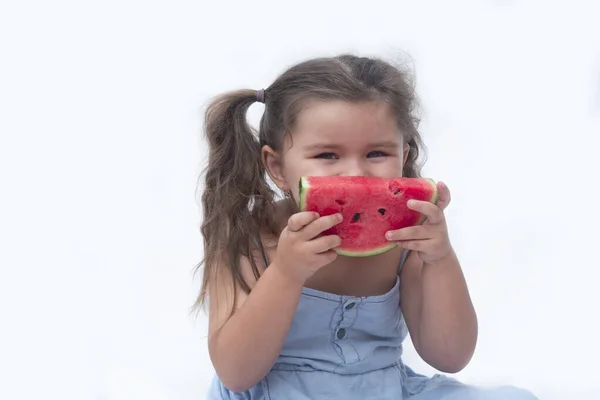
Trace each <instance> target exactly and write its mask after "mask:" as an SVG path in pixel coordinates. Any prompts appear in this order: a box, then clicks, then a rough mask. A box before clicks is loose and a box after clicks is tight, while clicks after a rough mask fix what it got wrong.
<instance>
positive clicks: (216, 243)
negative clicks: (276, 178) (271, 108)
mask: <svg viewBox="0 0 600 400" xmlns="http://www.w3.org/2000/svg"><path fill="white" fill-rule="evenodd" d="M255 101H257V92H256V91H253V90H238V91H234V92H230V93H226V94H224V95H221V96H219V97H217V98H216V99H214V100H213V102H212V103H211V104H210V105H209V107H208V109H207V110H206V114H205V119H204V129H205V133H206V138H207V140H208V145H209V154H208V166H207V168H206V169H205V185H204V191H203V193H202V196H201V197H202V207H203V222H202V225H201V229H200V230H201V232H202V236H203V238H204V260H203V262H202V263H201V264H204V269H203V278H202V288H201V291H200V294H199V296H198V298H197V300H196V303H195V304H194V307H193V308H197V307H200V306H202V305H203V304H204V302H205V299H206V296H207V292H208V287H209V283H211V281H212V280H213V279H215V278H216V276H217V272H218V271H217V268H228V269H229V270H230V272H231V274H230V275H231V276H232V282H231V283H232V285H234V286H239V287H241V288H242V289H243V290H244V291H246V293H248V292H249V291H250V287H249V285H248V284H247V282H246V281H245V280H244V278H243V276H242V273H241V271H240V257H241V256H246V257H248V258H249V260H250V263H251V265H252V269H253V273H254V275H255V277H256V278H258V275H259V272H258V269H257V266H256V264H255V261H254V257H251V256H250V253H251V248H252V246H253V244H254V243H256V244H259V245H260V246H262V244H260V243H261V242H260V230H261V225H264V224H265V223H266V224H267V225H271V224H270V223H269V222H268V221H267V222H263V221H260V220H259V218H257V217H256V216H257V215H263V216H264V215H270V216H271V218H272V217H273V215H274V212H269V210H268V209H269V208H270V207H273V198H274V192H273V191H272V190H271V189H270V187H269V186H268V184H267V182H266V178H265V169H264V166H263V164H262V162H261V146H260V143H259V141H258V139H257V137H256V136H257V135H256V132H255V131H254V130H253V129H252V128H251V127H250V125H249V124H248V122H247V119H246V114H247V111H248V109H249V107H250V106H251V105H252V104H253V103H254V102H255ZM201 264H200V265H201ZM200 265H199V266H198V268H199V267H200ZM234 293H235V290H234ZM235 302H236V299H235V298H234V308H235Z"/></svg>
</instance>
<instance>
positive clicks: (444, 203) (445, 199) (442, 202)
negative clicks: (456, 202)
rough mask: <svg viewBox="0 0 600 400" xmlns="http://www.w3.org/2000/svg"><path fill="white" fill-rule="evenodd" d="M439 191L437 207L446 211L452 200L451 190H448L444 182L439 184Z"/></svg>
mask: <svg viewBox="0 0 600 400" xmlns="http://www.w3.org/2000/svg"><path fill="white" fill-rule="evenodd" d="M437 190H438V201H437V206H438V207H439V208H440V210H445V209H446V207H448V204H450V200H451V195H450V189H449V188H448V186H446V184H445V183H444V182H438V183H437Z"/></svg>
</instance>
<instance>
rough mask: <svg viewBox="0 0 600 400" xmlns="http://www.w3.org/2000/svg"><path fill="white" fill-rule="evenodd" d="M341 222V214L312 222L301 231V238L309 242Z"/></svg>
mask: <svg viewBox="0 0 600 400" xmlns="http://www.w3.org/2000/svg"><path fill="white" fill-rule="evenodd" d="M340 222H342V214H332V215H326V216H324V217H321V218H318V219H316V220H314V221H312V222H311V223H310V224H308V225H307V226H305V227H304V228H303V229H302V236H304V237H305V238H306V240H310V239H312V238H314V237H317V236H319V234H320V233H322V232H324V231H326V230H327V229H329V228H332V227H334V226H336V225H337V224H339V223H340Z"/></svg>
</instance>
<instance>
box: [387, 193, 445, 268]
mask: <svg viewBox="0 0 600 400" xmlns="http://www.w3.org/2000/svg"><path fill="white" fill-rule="evenodd" d="M437 190H438V201H437V205H436V204H433V203H430V202H428V201H420V200H409V201H408V204H407V205H408V208H410V209H412V210H415V211H419V212H420V213H422V214H423V215H425V216H426V217H427V219H426V220H425V222H424V223H423V224H422V225H417V226H409V227H407V228H402V229H398V230H395V231H389V232H387V233H386V239H388V240H389V241H391V242H397V243H398V245H399V246H400V247H402V248H405V249H408V250H413V251H415V252H417V254H418V256H419V258H420V259H421V260H422V261H423V262H424V263H426V264H431V263H434V262H436V261H438V260H440V259H442V258H444V257H445V256H447V255H448V254H450V253H451V251H452V246H451V245H450V239H449V237H448V229H447V227H446V218H445V217H444V209H445V208H446V207H448V204H450V189H448V186H446V184H444V183H443V182H438V183H437Z"/></svg>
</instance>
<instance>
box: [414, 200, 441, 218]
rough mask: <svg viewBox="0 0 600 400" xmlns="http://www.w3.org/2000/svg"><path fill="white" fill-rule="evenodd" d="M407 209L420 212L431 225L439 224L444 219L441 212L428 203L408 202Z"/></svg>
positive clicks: (419, 201) (435, 206)
mask: <svg viewBox="0 0 600 400" xmlns="http://www.w3.org/2000/svg"><path fill="white" fill-rule="evenodd" d="M407 206H408V208H410V209H411V210H415V211H418V212H420V213H421V214H423V215H425V216H426V217H427V220H428V221H429V222H430V223H433V224H439V223H440V222H442V220H443V219H444V214H443V213H442V210H441V209H440V208H439V207H438V206H437V205H435V204H433V203H430V202H428V201H421V200H414V199H413V200H409V201H408V203H407Z"/></svg>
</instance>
